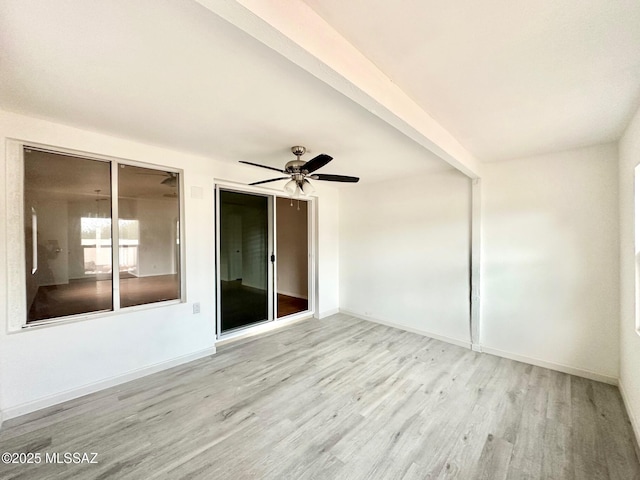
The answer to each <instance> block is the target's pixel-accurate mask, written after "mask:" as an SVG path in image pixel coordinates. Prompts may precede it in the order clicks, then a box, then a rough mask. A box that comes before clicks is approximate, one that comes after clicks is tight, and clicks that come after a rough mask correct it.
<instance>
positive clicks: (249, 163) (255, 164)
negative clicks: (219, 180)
mask: <svg viewBox="0 0 640 480" xmlns="http://www.w3.org/2000/svg"><path fill="white" fill-rule="evenodd" d="M239 162H240V163H246V164H247V165H253V166H254V167H260V168H268V169H269V170H275V171H276V172H280V173H285V171H284V170H281V169H279V168H275V167H269V166H267V165H260V164H259V163H251V162H245V161H244V160H239Z"/></svg>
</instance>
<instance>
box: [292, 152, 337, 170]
mask: <svg viewBox="0 0 640 480" xmlns="http://www.w3.org/2000/svg"><path fill="white" fill-rule="evenodd" d="M331 160H333V157H332V156H331V155H327V154H326V153H321V154H320V155H318V156H317V157H313V158H312V159H311V160H309V161H308V162H307V163H305V164H304V165H302V166H301V167H300V170H306V171H307V172H309V173H311V172H315V171H316V170H318V169H319V168H322V167H324V166H325V165H326V164H327V163H329V162H330V161H331Z"/></svg>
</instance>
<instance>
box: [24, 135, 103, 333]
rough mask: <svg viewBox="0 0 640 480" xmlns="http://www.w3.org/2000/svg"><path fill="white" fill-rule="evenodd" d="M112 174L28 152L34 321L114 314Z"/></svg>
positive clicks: (28, 261)
mask: <svg viewBox="0 0 640 480" xmlns="http://www.w3.org/2000/svg"><path fill="white" fill-rule="evenodd" d="M110 168H111V167H110V164H109V162H101V161H97V160H91V159H86V158H78V157H73V156H67V155H62V154H57V153H50V152H43V151H38V150H34V149H30V148H25V150H24V207H25V210H24V219H25V224H24V229H25V247H26V248H25V253H26V255H25V267H26V268H25V270H26V286H27V288H26V292H27V322H34V321H36V320H45V319H49V318H56V317H63V316H67V315H75V314H82V313H88V312H96V311H102V310H112V309H113V304H112V290H113V288H112V281H111V193H110V192H111V170H110Z"/></svg>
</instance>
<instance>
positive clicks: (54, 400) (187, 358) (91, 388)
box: [4, 346, 216, 420]
mask: <svg viewBox="0 0 640 480" xmlns="http://www.w3.org/2000/svg"><path fill="white" fill-rule="evenodd" d="M215 353H216V347H215V346H213V347H209V348H206V349H204V350H200V351H198V352H195V353H190V354H188V355H183V356H181V357H177V358H173V359H171V360H167V361H165V362H160V363H155V364H153V365H149V366H148V367H143V368H139V369H136V370H132V371H130V372H127V373H125V374H123V375H117V376H115V377H110V378H107V379H104V380H100V381H98V382H94V383H89V384H87V385H83V386H81V387H78V388H74V389H71V390H66V391H64V392H60V393H56V394H54V395H49V396H47V397H43V398H39V399H38V400H34V401H32V402H28V403H23V404H21V405H16V406H14V407H9V408H7V409H5V410H4V419H5V420H8V419H10V418H15V417H19V416H20V415H25V414H27V413H31V412H35V411H36V410H41V409H43V408H47V407H51V406H53V405H57V404H59V403H63V402H66V401H69V400H73V399H75V398H78V397H82V396H84V395H88V394H90V393H95V392H98V391H100V390H104V389H106V388H110V387H115V386H116V385H120V384H122V383H126V382H130V381H131V380H136V379H138V378H141V377H146V376H147V375H151V374H152V373H157V372H161V371H162V370H167V369H169V368H172V367H177V366H178V365H182V364H184V363H189V362H192V361H194V360H198V359H200V358H203V357H207V356H209V355H213V354H215Z"/></svg>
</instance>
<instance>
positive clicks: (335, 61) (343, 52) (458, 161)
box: [196, 0, 480, 178]
mask: <svg viewBox="0 0 640 480" xmlns="http://www.w3.org/2000/svg"><path fill="white" fill-rule="evenodd" d="M196 1H197V2H198V3H200V4H201V5H202V6H204V7H205V8H207V9H208V10H210V11H212V12H213V13H215V14H216V15H218V16H220V17H221V18H223V19H225V20H226V21H228V22H229V23H231V24H232V25H234V26H236V27H237V28H239V29H241V30H242V31H244V32H246V33H247V34H249V35H251V36H252V37H254V38H256V39H257V40H259V41H260V42H262V43H264V44H265V45H267V46H268V47H270V48H271V49H273V50H275V51H276V52H278V53H279V54H281V55H282V56H284V57H285V58H287V59H289V60H290V61H292V62H294V63H295V64H297V65H299V66H300V67H301V68H303V69H305V70H306V71H308V72H309V73H311V74H312V75H314V76H315V77H317V78H318V79H320V80H322V81H323V82H325V83H326V84H328V85H330V86H331V87H333V88H334V89H336V90H337V91H339V92H340V93H342V94H343V95H345V96H346V97H348V98H350V99H351V100H353V101H354V102H356V103H357V104H359V105H360V106H362V107H363V108H365V109H367V110H368V111H370V112H371V113H373V114H374V115H376V116H377V117H379V118H380V119H382V120H383V121H385V122H386V123H388V124H389V125H391V126H393V127H394V128H396V129H397V130H399V131H400V132H402V133H403V134H405V135H406V136H408V137H409V138H411V139H413V140H414V141H415V142H417V143H418V144H419V145H422V146H423V147H424V148H426V149H427V150H429V151H430V152H432V153H434V154H435V155H437V156H438V157H440V158H442V159H443V160H444V161H446V162H447V163H449V164H450V165H452V166H453V167H455V168H456V169H458V170H459V171H461V172H462V173H464V174H465V175H467V176H469V177H471V178H478V177H480V162H479V161H478V159H476V158H475V157H474V156H473V155H472V154H471V153H470V152H469V151H468V150H466V149H465V148H464V147H463V146H462V145H461V144H460V143H459V142H458V141H457V140H456V139H455V138H454V137H453V135H451V134H450V133H449V132H448V131H447V130H446V129H445V128H443V127H442V126H441V125H440V124H439V123H438V122H436V120H435V119H434V118H433V117H431V115H429V114H428V113H427V112H425V111H424V110H423V109H422V108H420V106H418V105H417V104H416V103H415V102H414V101H413V100H412V99H411V98H410V97H409V96H408V95H407V94H406V93H404V92H403V91H402V90H401V89H400V88H399V87H398V86H397V85H396V84H395V83H393V82H392V81H391V80H390V79H389V78H388V77H387V76H386V75H385V74H384V73H383V72H382V71H381V70H380V69H379V68H377V67H376V66H375V65H374V64H373V63H372V62H371V61H370V60H369V59H368V58H366V57H365V56H364V55H363V54H362V53H361V52H360V51H359V50H357V49H356V48H355V47H354V46H353V45H352V44H351V43H349V42H348V41H347V40H346V39H345V38H344V37H343V36H341V35H340V34H339V33H338V32H337V31H336V30H335V29H333V28H332V27H331V26H330V25H329V24H328V23H327V22H326V21H324V19H322V17H320V16H319V15H318V14H317V13H316V12H315V11H314V10H313V9H311V8H310V7H309V6H308V5H307V4H305V3H304V2H302V1H300V0H288V1H286V2H271V1H267V2H265V1H264V0H196Z"/></svg>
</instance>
